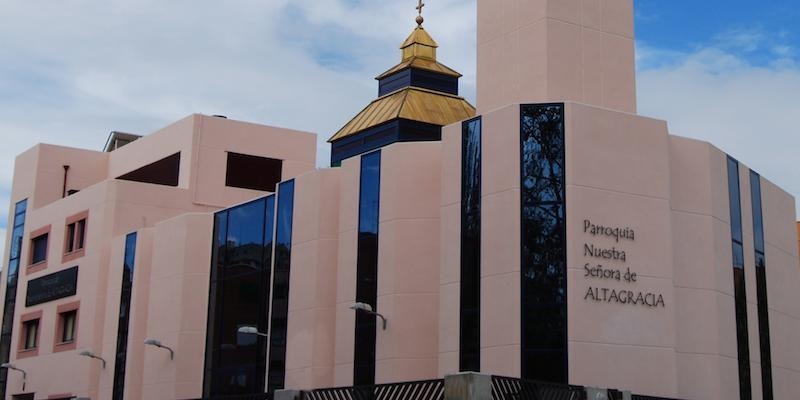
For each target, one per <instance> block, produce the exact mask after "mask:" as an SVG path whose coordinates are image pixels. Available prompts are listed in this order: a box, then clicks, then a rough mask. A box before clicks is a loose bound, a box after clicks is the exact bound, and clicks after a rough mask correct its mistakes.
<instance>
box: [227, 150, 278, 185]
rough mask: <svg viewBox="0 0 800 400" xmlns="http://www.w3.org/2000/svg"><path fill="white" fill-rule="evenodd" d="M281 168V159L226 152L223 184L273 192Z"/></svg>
mask: <svg viewBox="0 0 800 400" xmlns="http://www.w3.org/2000/svg"><path fill="white" fill-rule="evenodd" d="M282 169H283V161H281V160H276V159H274V158H267V157H258V156H251V155H247V154H239V153H231V152H228V166H227V169H226V170H225V186H231V187H238V188H244V189H253V190H263V191H266V192H274V191H275V185H277V184H278V182H280V181H281V171H282Z"/></svg>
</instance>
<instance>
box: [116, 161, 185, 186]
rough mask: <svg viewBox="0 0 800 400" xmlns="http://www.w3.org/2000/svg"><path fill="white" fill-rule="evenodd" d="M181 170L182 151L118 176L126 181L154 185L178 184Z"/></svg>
mask: <svg viewBox="0 0 800 400" xmlns="http://www.w3.org/2000/svg"><path fill="white" fill-rule="evenodd" d="M180 171H181V153H175V154H173V155H171V156H169V157H166V158H163V159H161V160H158V161H156V162H154V163H151V164H148V165H145V166H144V167H141V168H139V169H137V170H135V171H131V172H128V173H127V174H124V175H121V176H118V177H117V179H121V180H124V181H133V182H142V183H152V184H154V185H164V186H178V178H179V176H180Z"/></svg>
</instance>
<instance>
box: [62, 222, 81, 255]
mask: <svg viewBox="0 0 800 400" xmlns="http://www.w3.org/2000/svg"><path fill="white" fill-rule="evenodd" d="M85 240H86V219H82V220H80V221H75V222H73V223H71V224H69V225H67V248H66V251H65V253H72V252H74V251H78V250H82V249H83V245H84V242H85Z"/></svg>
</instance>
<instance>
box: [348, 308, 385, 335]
mask: <svg viewBox="0 0 800 400" xmlns="http://www.w3.org/2000/svg"><path fill="white" fill-rule="evenodd" d="M350 309H351V310H356V311H359V310H360V311H363V312H365V313H367V314H371V315H374V316H376V317H380V319H381V320H382V321H383V330H386V323H387V322H388V321H387V320H386V317H384V316H383V315H381V314H380V313H377V312H375V311H373V310H372V306H371V305H369V304H367V303H361V302H356V303H353V305H352V306H350Z"/></svg>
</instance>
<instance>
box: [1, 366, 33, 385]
mask: <svg viewBox="0 0 800 400" xmlns="http://www.w3.org/2000/svg"><path fill="white" fill-rule="evenodd" d="M0 368H6V369H13V370H14V371H19V372H22V391H23V392H24V391H25V381H27V380H28V373H27V372H25V370H23V369H20V368H17V367H15V366H14V364H11V363H3V364H0Z"/></svg>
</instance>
